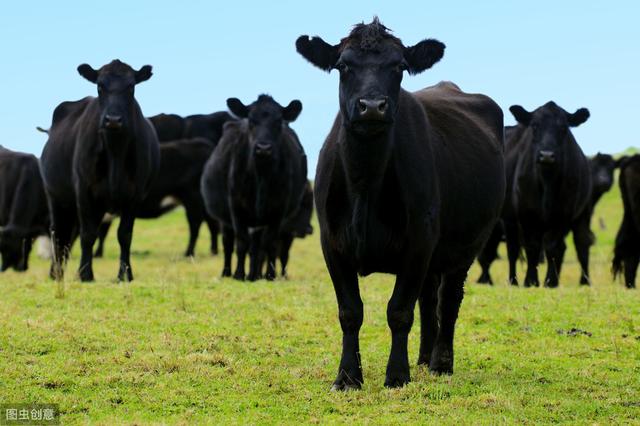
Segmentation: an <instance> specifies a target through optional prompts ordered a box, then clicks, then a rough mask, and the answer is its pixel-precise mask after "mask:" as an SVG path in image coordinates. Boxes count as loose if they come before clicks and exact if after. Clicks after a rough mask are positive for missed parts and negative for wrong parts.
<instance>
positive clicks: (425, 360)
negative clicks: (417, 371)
mask: <svg viewBox="0 0 640 426" xmlns="http://www.w3.org/2000/svg"><path fill="white" fill-rule="evenodd" d="M430 363H431V354H420V355H418V365H429V364H430Z"/></svg>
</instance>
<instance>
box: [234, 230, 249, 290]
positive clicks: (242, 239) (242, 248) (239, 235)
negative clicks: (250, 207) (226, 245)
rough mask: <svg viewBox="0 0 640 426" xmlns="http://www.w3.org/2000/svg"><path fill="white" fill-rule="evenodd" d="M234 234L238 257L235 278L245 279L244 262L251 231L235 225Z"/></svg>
mask: <svg viewBox="0 0 640 426" xmlns="http://www.w3.org/2000/svg"><path fill="white" fill-rule="evenodd" d="M234 234H235V236H236V256H237V258H238V264H237V265H236V271H235V272H234V273H233V278H234V279H236V280H239V281H244V278H245V272H244V263H245V260H246V258H247V251H248V249H249V232H247V230H246V228H241V227H238V226H234Z"/></svg>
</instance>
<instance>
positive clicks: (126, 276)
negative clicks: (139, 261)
mask: <svg viewBox="0 0 640 426" xmlns="http://www.w3.org/2000/svg"><path fill="white" fill-rule="evenodd" d="M123 281H124V282H130V281H133V272H131V268H122V269H120V272H118V282H123Z"/></svg>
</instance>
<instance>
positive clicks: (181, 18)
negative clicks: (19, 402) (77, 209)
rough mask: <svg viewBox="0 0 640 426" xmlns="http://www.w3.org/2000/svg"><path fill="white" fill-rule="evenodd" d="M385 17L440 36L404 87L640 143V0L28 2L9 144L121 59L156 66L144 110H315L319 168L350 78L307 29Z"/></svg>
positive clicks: (588, 142) (11, 15)
mask: <svg viewBox="0 0 640 426" xmlns="http://www.w3.org/2000/svg"><path fill="white" fill-rule="evenodd" d="M373 15H378V16H379V17H380V19H381V21H382V22H383V23H384V24H385V25H387V26H388V27H390V28H391V29H392V30H394V33H395V34H396V35H397V36H398V37H400V38H401V39H402V40H403V41H404V42H405V44H407V45H410V44H414V43H416V42H418V41H420V40H422V39H424V38H437V39H439V40H440V41H442V42H444V43H445V44H446V45H447V49H446V52H445V55H444V58H443V59H442V60H441V61H440V63H438V64H436V65H435V66H434V67H433V68H432V69H431V70H428V71H426V72H424V73H422V74H420V75H418V76H413V77H411V76H405V79H404V81H403V86H404V87H405V88H406V89H409V90H417V89H420V88H422V87H426V86H430V85H432V84H434V83H436V82H438V81H440V80H451V81H454V82H456V83H457V84H458V85H460V86H461V87H462V89H463V90H465V91H469V92H481V93H485V94H487V95H489V96H491V97H493V98H494V99H495V100H496V101H497V102H498V103H499V104H500V105H501V106H502V108H503V109H504V110H505V123H506V124H512V123H513V118H512V117H511V115H510V113H509V112H508V111H507V109H508V107H509V106H510V105H512V104H515V103H518V104H521V105H523V106H524V107H525V108H527V109H529V110H533V109H535V108H536V107H537V106H539V105H541V104H543V103H545V102H547V101H549V100H554V101H556V102H557V103H558V104H559V105H560V106H562V107H564V108H565V109H566V110H568V111H570V112H573V111H575V110H576V109H577V108H579V107H587V108H589V109H590V111H591V119H590V120H589V121H587V122H586V123H585V124H583V125H582V126H581V127H579V128H577V129H576V130H575V131H574V134H575V136H576V138H577V140H578V142H579V143H580V145H581V146H582V148H583V150H584V151H585V152H586V153H587V154H594V153H596V152H597V151H603V152H619V151H622V150H623V149H625V148H627V147H629V146H638V145H639V144H640V141H639V140H638V136H637V131H636V130H635V127H634V123H636V120H639V119H640V99H639V98H640V50H639V46H638V43H639V42H640V29H639V28H640V25H639V24H638V22H639V21H640V2H637V1H608V2H595V1H591V2H585V1H558V0H555V1H546V0H537V1H535V2H534V1H529V2H516V1H482V2H481V1H448V2H442V1H439V2H433V1H415V2H411V1H407V2H400V1H393V2H392V1H382V2H378V1H322V2H313V3H307V2H302V1H273V2H265V1H260V2H252V1H246V2H239V1H225V2H220V3H218V2H213V1H207V2H205V1H183V2H176V1H162V0H154V1H132V0H129V1H116V0H109V1H105V2H88V1H79V2H74V1H59V2H50V1H41V2H36V1H20V2H8V3H6V4H4V5H3V10H2V14H1V15H0V40H1V41H2V42H1V46H2V66H0V126H1V128H2V132H1V133H0V134H1V135H2V136H1V137H0V139H1V140H0V144H2V145H4V146H6V147H9V148H11V149H15V150H21V151H27V152H32V153H35V154H37V155H39V154H40V152H41V150H42V146H43V144H44V143H45V141H46V138H45V136H44V135H43V134H40V133H37V132H36V131H35V130H34V127H35V126H36V125H41V126H45V127H48V126H49V123H50V120H51V113H52V111H53V108H55V106H56V105H57V104H58V103H59V102H61V101H64V100H72V99H79V98H81V97H84V96H86V95H90V94H94V93H95V87H94V86H93V85H92V84H90V83H89V82H87V81H85V80H84V79H82V78H81V77H80V76H79V75H78V74H77V72H76V67H77V66H78V65H79V64H80V63H83V62H87V63H89V64H91V65H92V66H94V67H95V68H98V67H99V66H101V65H103V64H105V63H107V62H109V61H110V60H111V59H114V58H119V59H121V60H123V61H125V62H127V63H129V64H131V65H132V66H134V67H136V68H139V67H140V66H142V65H144V64H151V65H153V67H154V76H153V77H152V78H151V80H149V81H147V82H145V83H143V84H141V85H140V86H138V88H137V91H136V97H137V99H138V101H139V103H140V105H141V106H142V110H143V112H144V113H145V114H146V115H153V114H157V113H160V112H167V113H169V112H171V113H178V114H182V115H187V114H193V113H208V112H213V111H217V110H221V109H225V100H226V98H228V97H238V98H240V99H242V100H243V101H244V102H245V103H249V102H251V101H253V100H254V99H255V98H256V97H257V95H258V94H260V93H269V94H271V95H272V96H274V97H275V98H276V100H278V101H279V102H280V103H281V104H287V103H288V102H289V101H290V100H292V99H294V98H297V99H300V100H301V101H302V102H303V105H304V108H303V112H302V114H301V116H300V118H299V119H298V120H297V121H296V122H295V123H294V124H293V127H294V129H295V130H296V131H297V132H298V134H299V136H300V139H301V141H302V143H303V145H304V146H305V149H306V151H307V154H308V156H309V160H310V174H313V170H314V169H315V163H316V159H317V155H318V152H319V149H320V147H321V145H322V142H323V140H324V137H325V135H326V134H327V132H328V130H329V127H330V125H331V122H332V120H333V118H334V116H335V113H336V111H337V108H338V77H337V75H336V73H335V72H332V73H331V74H326V73H324V72H322V71H320V70H318V69H316V68H314V67H312V66H311V65H310V64H308V63H307V62H306V61H305V60H304V59H303V58H302V57H301V56H299V55H298V54H297V53H296V52H295V47H294V42H295V40H296V38H297V37H298V36H299V35H301V34H309V35H320V36H322V37H323V38H324V39H325V40H326V41H328V42H330V43H332V44H335V43H337V42H338V40H339V39H340V38H341V37H343V36H344V35H346V34H347V33H348V31H349V29H350V28H351V26H352V25H353V24H355V23H358V22H361V21H363V20H364V21H367V22H368V21H370V20H371V18H372V17H373Z"/></svg>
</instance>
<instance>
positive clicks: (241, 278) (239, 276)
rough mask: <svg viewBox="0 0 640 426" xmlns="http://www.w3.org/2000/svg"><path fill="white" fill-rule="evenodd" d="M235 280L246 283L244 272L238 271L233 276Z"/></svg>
mask: <svg viewBox="0 0 640 426" xmlns="http://www.w3.org/2000/svg"><path fill="white" fill-rule="evenodd" d="M233 279H234V280H238V281H244V272H238V271H236V272H235V273H234V274H233Z"/></svg>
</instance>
